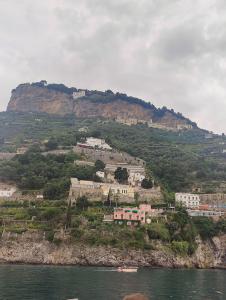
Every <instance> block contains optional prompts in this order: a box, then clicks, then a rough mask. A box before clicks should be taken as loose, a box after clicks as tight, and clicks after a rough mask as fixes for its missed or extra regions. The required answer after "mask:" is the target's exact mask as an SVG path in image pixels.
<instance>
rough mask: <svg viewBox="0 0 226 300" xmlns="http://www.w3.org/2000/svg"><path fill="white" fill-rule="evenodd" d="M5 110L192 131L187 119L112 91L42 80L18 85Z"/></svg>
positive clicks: (191, 125)
mask: <svg viewBox="0 0 226 300" xmlns="http://www.w3.org/2000/svg"><path fill="white" fill-rule="evenodd" d="M7 111H15V112H36V113H48V114H57V115H62V116H64V115H67V114H74V115H75V116H77V117H79V118H93V117H103V118H107V119H112V120H115V121H117V122H120V123H123V124H127V125H136V124H138V123H146V124H148V126H149V127H157V128H162V129H167V128H168V129H176V130H178V129H191V128H192V127H196V124H195V123H192V122H191V121H190V120H189V119H187V118H185V117H183V116H182V115H181V114H179V113H175V112H174V111H173V110H169V109H167V108H162V109H157V108H156V107H155V106H154V105H152V104H150V103H147V102H144V101H142V100H140V99H137V98H134V97H129V96H127V95H126V94H120V93H113V92H111V91H105V92H100V91H89V90H84V91H80V90H77V89H76V88H68V87H66V86H64V85H62V84H60V85H58V84H49V85H47V83H46V82H45V81H41V82H38V83H32V84H30V83H26V84H21V85H19V86H18V87H17V88H16V89H14V90H13V91H12V96H11V99H10V101H9V104H8V108H7Z"/></svg>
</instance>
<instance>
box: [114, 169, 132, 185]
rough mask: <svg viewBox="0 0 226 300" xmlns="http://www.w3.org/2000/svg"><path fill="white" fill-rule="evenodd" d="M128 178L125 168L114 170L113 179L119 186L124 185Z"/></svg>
mask: <svg viewBox="0 0 226 300" xmlns="http://www.w3.org/2000/svg"><path fill="white" fill-rule="evenodd" d="M128 178H129V174H128V171H127V169H126V168H121V167H119V168H117V169H116V170H115V179H116V180H117V181H118V182H119V183H121V184H123V183H124V184H125V183H127V182H128Z"/></svg>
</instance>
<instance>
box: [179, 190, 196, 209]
mask: <svg viewBox="0 0 226 300" xmlns="http://www.w3.org/2000/svg"><path fill="white" fill-rule="evenodd" d="M175 201H176V203H177V204H180V205H182V206H184V207H186V208H197V207H199V205H200V197H199V195H197V194H189V193H176V194H175Z"/></svg>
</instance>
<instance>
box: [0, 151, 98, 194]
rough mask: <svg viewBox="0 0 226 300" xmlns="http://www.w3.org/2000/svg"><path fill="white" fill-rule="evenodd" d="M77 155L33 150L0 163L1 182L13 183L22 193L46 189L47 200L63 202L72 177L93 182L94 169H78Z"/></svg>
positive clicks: (81, 167) (83, 167) (80, 167)
mask: <svg viewBox="0 0 226 300" xmlns="http://www.w3.org/2000/svg"><path fill="white" fill-rule="evenodd" d="M77 158H78V156H77V155H76V154H74V153H68V154H65V155H64V154H62V155H53V154H48V155H46V156H45V155H43V154H42V153H41V152H40V150H39V149H38V148H36V151H35V152H34V149H33V148H32V149H30V150H29V151H28V152H26V153H25V154H23V155H18V156H16V157H15V158H14V159H12V160H11V161H0V180H2V181H6V180H7V181H14V182H15V183H16V184H17V185H18V187H19V188H20V189H22V190H40V189H43V191H44V196H45V198H46V199H50V200H54V199H64V198H65V197H67V193H68V191H69V187H70V178H71V177H77V178H79V179H92V178H93V177H94V176H95V172H96V170H95V168H94V167H89V166H77V165H75V164H74V160H75V159H77Z"/></svg>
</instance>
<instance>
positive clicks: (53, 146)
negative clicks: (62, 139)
mask: <svg viewBox="0 0 226 300" xmlns="http://www.w3.org/2000/svg"><path fill="white" fill-rule="evenodd" d="M45 146H46V149H47V150H55V149H57V147H58V143H57V141H56V140H55V139H54V138H51V139H49V140H48V142H47V143H46V144H45Z"/></svg>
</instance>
